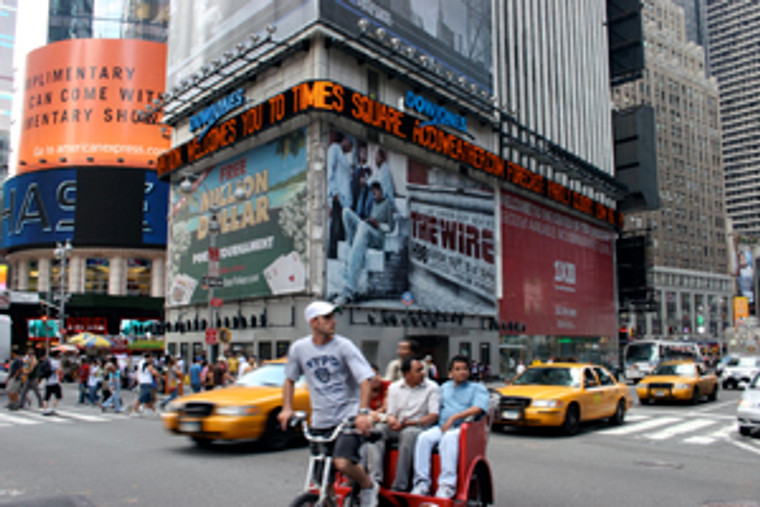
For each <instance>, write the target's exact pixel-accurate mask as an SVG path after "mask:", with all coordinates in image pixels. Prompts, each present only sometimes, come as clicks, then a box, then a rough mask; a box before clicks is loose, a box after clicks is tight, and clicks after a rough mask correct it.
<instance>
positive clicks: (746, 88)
mask: <svg viewBox="0 0 760 507" xmlns="http://www.w3.org/2000/svg"><path fill="white" fill-rule="evenodd" d="M707 17H708V32H709V40H710V44H709V46H710V51H709V63H710V69H711V71H712V74H713V75H714V76H715V77H716V78H717V80H718V87H719V90H720V116H721V122H722V124H723V140H722V141H723V164H724V168H725V178H726V210H727V212H728V216H729V217H730V218H731V220H732V221H733V228H734V231H735V232H736V233H737V234H738V235H743V236H753V237H757V236H759V235H760V149H759V148H758V145H760V60H758V56H757V55H758V50H757V46H758V44H760V2H756V1H750V0H735V1H732V2H724V1H715V0H711V1H708V2H707Z"/></svg>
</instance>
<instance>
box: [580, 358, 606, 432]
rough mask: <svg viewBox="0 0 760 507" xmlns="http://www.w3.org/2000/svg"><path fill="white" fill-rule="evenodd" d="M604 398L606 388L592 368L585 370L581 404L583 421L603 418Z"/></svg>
mask: <svg viewBox="0 0 760 507" xmlns="http://www.w3.org/2000/svg"><path fill="white" fill-rule="evenodd" d="M603 397H604V387H603V386H602V385H601V384H600V382H599V379H598V378H597V376H596V373H594V371H593V370H592V369H591V368H588V367H585V368H583V388H582V389H581V395H580V400H578V401H579V403H580V405H581V419H582V420H583V421H588V420H591V419H596V418H598V417H601V416H600V415H599V414H600V410H601V406H602V399H603Z"/></svg>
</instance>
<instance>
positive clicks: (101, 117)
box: [18, 39, 170, 173]
mask: <svg viewBox="0 0 760 507" xmlns="http://www.w3.org/2000/svg"><path fill="white" fill-rule="evenodd" d="M165 75H166V44H160V43H158V42H149V41H142V40H132V39H72V40H66V41H60V42H54V43H52V44H48V45H47V46H44V47H42V48H39V49H37V50H35V51H32V52H31V53H29V55H28V56H27V65H26V76H25V83H24V96H23V97H24V117H23V120H22V127H21V138H20V141H19V150H18V164H19V167H18V172H19V173H24V172H29V171H35V170H39V169H49V168H52V167H60V166H67V167H68V166H76V165H93V166H97V165H106V166H109V165H110V166H120V165H123V166H125V167H142V168H146V169H152V168H155V167H156V166H155V160H156V158H157V156H158V154H159V153H162V152H163V151H165V150H167V149H169V147H170V142H169V139H168V138H166V137H163V136H162V134H161V124H160V123H159V121H160V119H161V118H160V113H154V114H153V115H151V116H149V117H147V118H141V117H140V115H139V112H140V111H141V110H143V109H144V108H145V106H146V104H152V103H153V101H154V100H156V99H158V98H159V96H160V94H161V93H163V91H164V88H165V81H166V77H165Z"/></svg>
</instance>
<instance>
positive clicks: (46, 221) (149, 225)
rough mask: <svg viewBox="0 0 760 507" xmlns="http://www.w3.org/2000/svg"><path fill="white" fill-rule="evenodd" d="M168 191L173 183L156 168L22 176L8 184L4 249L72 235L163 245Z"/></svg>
mask: <svg viewBox="0 0 760 507" xmlns="http://www.w3.org/2000/svg"><path fill="white" fill-rule="evenodd" d="M125 173H126V174H127V176H129V178H128V180H126V181H125V179H124V175H125ZM93 176H97V177H96V178H94V177H93ZM114 194H115V197H114ZM168 195H169V185H168V183H166V182H163V181H159V179H158V176H157V175H156V173H155V171H150V170H140V169H122V168H109V167H97V168H71V169H50V170H48V171H39V172H33V173H25V174H21V175H19V176H16V177H14V178H10V179H8V180H6V181H5V184H4V185H3V203H4V207H5V212H4V213H3V248H5V249H18V248H24V247H32V246H39V245H50V244H54V243H56V242H61V241H65V240H66V239H71V240H73V241H74V244H75V245H77V246H88V245H92V246H104V245H106V244H109V245H114V246H124V247H140V246H163V245H165V244H166V215H167V212H168ZM128 196H129V198H127V197H128ZM109 239H112V240H113V241H110V242H109V241H108V240H109Z"/></svg>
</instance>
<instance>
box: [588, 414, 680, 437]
mask: <svg viewBox="0 0 760 507" xmlns="http://www.w3.org/2000/svg"><path fill="white" fill-rule="evenodd" d="M681 420H682V419H679V418H677V417H660V418H657V419H647V420H645V421H641V422H639V423H636V424H624V425H623V426H618V427H617V428H612V429H606V430H602V431H601V432H600V433H602V434H604V435H627V434H629V433H637V432H640V431H646V430H649V429H652V428H657V427H658V426H665V425H666V424H673V423H677V422H680V421H681Z"/></svg>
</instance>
